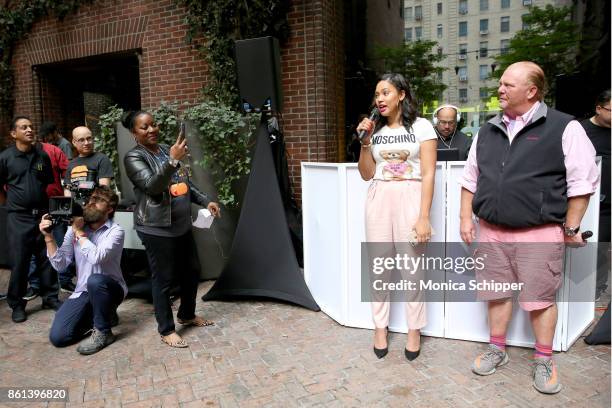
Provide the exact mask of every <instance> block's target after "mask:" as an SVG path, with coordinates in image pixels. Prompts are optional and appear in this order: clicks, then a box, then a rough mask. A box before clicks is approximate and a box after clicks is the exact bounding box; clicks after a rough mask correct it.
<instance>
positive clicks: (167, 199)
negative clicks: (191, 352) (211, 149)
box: [123, 111, 221, 347]
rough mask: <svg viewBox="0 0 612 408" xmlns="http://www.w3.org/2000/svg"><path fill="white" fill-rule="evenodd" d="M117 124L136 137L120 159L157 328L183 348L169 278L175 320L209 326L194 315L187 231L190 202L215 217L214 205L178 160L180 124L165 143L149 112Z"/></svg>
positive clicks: (183, 146) (194, 275) (195, 275)
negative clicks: (175, 289) (175, 290)
mask: <svg viewBox="0 0 612 408" xmlns="http://www.w3.org/2000/svg"><path fill="white" fill-rule="evenodd" d="M123 125H124V126H125V127H126V128H127V129H129V130H130V131H131V132H132V135H133V136H134V139H135V140H136V146H135V147H134V148H133V149H132V150H130V151H129V152H127V154H126V155H125V158H124V163H125V169H126V172H127V175H128V177H129V179H130V180H131V181H132V183H133V184H134V192H135V194H136V207H135V208H134V227H135V229H136V232H137V233H138V236H139V237H140V239H141V240H142V242H143V244H144V246H145V250H146V253H147V258H148V260H149V266H150V269H151V279H152V283H153V304H154V307H155V318H156V319H157V326H158V332H159V334H160V336H161V340H162V341H163V342H164V343H166V344H168V345H169V346H171V347H187V343H186V342H185V340H183V339H182V338H181V336H179V335H178V334H177V333H176V331H175V326H174V318H173V315H172V303H171V301H170V289H171V287H172V285H173V283H174V282H177V283H178V284H179V286H180V298H181V305H180V307H179V310H178V313H177V320H178V322H179V323H180V324H183V325H194V326H208V325H210V324H213V323H212V322H211V321H209V320H205V319H203V318H202V317H199V316H196V314H195V300H196V295H197V290H198V281H199V268H198V269H196V268H193V267H192V263H191V258H192V256H196V254H197V253H196V251H195V243H194V240H193V236H192V235H191V203H192V202H194V203H196V204H198V205H201V206H203V207H206V208H208V210H209V211H210V212H211V214H212V215H213V216H215V217H219V216H220V215H221V213H220V209H219V205H218V204H217V203H215V202H212V201H210V200H209V198H208V196H207V195H206V194H204V193H202V192H200V191H199V190H198V189H197V188H196V187H195V186H194V185H193V184H192V183H191V181H190V180H189V172H188V171H186V168H185V166H184V165H183V164H182V163H181V160H182V159H183V158H185V156H186V155H187V142H186V140H185V135H184V128H183V127H181V132H180V133H179V135H178V138H177V140H176V142H175V143H174V145H172V146H166V145H163V144H159V143H158V138H159V128H158V127H157V124H156V123H155V120H154V119H153V115H151V114H150V113H149V112H145V111H137V112H131V113H129V114H127V115H126V116H125V117H124V119H123Z"/></svg>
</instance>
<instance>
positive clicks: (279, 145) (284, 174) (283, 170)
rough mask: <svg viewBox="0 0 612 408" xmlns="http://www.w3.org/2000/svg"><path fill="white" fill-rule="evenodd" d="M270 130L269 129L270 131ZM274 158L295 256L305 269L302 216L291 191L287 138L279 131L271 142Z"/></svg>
mask: <svg viewBox="0 0 612 408" xmlns="http://www.w3.org/2000/svg"><path fill="white" fill-rule="evenodd" d="M269 130H270V128H269V127H268V131H269ZM270 145H271V146H272V157H273V158H274V167H275V170H276V175H277V177H278V186H279V188H280V194H281V200H282V202H283V206H284V208H285V216H286V217H287V223H288V225H289V233H290V234H291V241H292V242H293V248H294V249H295V256H296V258H297V261H298V265H300V267H302V268H303V267H304V249H303V248H304V242H303V239H302V214H301V211H300V209H299V208H298V206H297V205H296V203H295V200H294V199H293V194H292V190H291V181H290V180H289V165H288V163H287V154H286V149H285V138H284V136H283V134H282V133H281V132H279V131H275V132H274V139H273V140H271V144H270Z"/></svg>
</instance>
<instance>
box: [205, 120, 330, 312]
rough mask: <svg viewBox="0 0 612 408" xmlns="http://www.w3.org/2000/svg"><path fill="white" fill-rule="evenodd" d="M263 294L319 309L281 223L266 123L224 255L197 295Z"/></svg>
mask: <svg viewBox="0 0 612 408" xmlns="http://www.w3.org/2000/svg"><path fill="white" fill-rule="evenodd" d="M239 296H263V297H268V298H274V299H280V300H284V301H287V302H291V303H295V304H297V305H300V306H303V307H305V308H307V309H310V310H314V311H319V310H320V309H319V306H318V305H317V303H316V302H315V301H314V299H313V298H312V295H311V294H310V291H309V290H308V287H307V286H306V283H305V282H304V276H303V275H302V273H301V271H300V268H299V265H298V262H297V260H296V257H295V251H294V249H293V245H292V242H291V237H290V234H289V227H288V226H287V219H286V217H285V208H284V206H283V202H282V200H281V194H280V189H279V185H278V182H277V177H276V171H275V169H274V162H273V159H272V151H271V148H270V142H269V136H268V131H267V127H266V125H265V124H264V125H260V127H259V129H258V131H257V147H256V149H255V155H254V158H253V166H252V168H251V175H250V177H249V184H248V186H247V190H246V194H245V197H244V201H243V205H242V212H241V214H240V220H239V221H238V227H237V228H236V235H235V237H234V241H233V243H232V249H231V252H230V256H229V261H228V263H227V265H226V266H225V268H224V269H223V271H222V272H221V275H220V276H219V278H218V279H217V281H216V282H215V284H214V285H213V287H212V288H211V289H210V291H208V293H206V294H205V295H204V296H203V297H202V300H220V299H224V298H234V297H239Z"/></svg>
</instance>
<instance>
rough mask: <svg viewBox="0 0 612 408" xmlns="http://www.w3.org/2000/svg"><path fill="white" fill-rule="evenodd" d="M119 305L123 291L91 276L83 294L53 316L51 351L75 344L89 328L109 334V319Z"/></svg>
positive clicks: (114, 283) (100, 277)
mask: <svg viewBox="0 0 612 408" xmlns="http://www.w3.org/2000/svg"><path fill="white" fill-rule="evenodd" d="M122 301H123V288H122V287H121V285H119V283H118V282H117V281H115V280H114V279H113V278H111V277H109V276H106V275H101V274H94V275H91V276H90V277H89V279H87V292H83V293H81V296H79V297H78V298H75V299H71V298H68V299H66V300H65V301H64V303H63V304H62V306H61V307H60V308H59V310H58V311H57V312H56V313H55V318H54V319H53V324H51V330H50V331H49V340H50V341H51V344H53V345H54V346H55V347H64V346H68V345H70V344H73V343H75V342H76V341H78V340H79V339H81V338H82V337H83V335H84V334H85V333H86V332H87V331H88V330H89V329H91V328H92V327H95V328H96V329H98V330H99V331H101V332H103V333H108V332H110V331H111V319H112V317H113V315H114V314H115V313H116V311H117V307H118V306H119V305H120V304H121V302H122Z"/></svg>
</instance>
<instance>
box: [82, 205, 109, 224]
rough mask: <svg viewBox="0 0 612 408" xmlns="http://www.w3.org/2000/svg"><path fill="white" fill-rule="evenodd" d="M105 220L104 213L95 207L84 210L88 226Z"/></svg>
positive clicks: (84, 217)
mask: <svg viewBox="0 0 612 408" xmlns="http://www.w3.org/2000/svg"><path fill="white" fill-rule="evenodd" d="M103 218H104V212H102V211H100V210H98V209H97V208H95V207H85V209H83V219H84V220H85V222H86V223H87V224H91V223H95V222H99V221H102V219H103Z"/></svg>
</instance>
